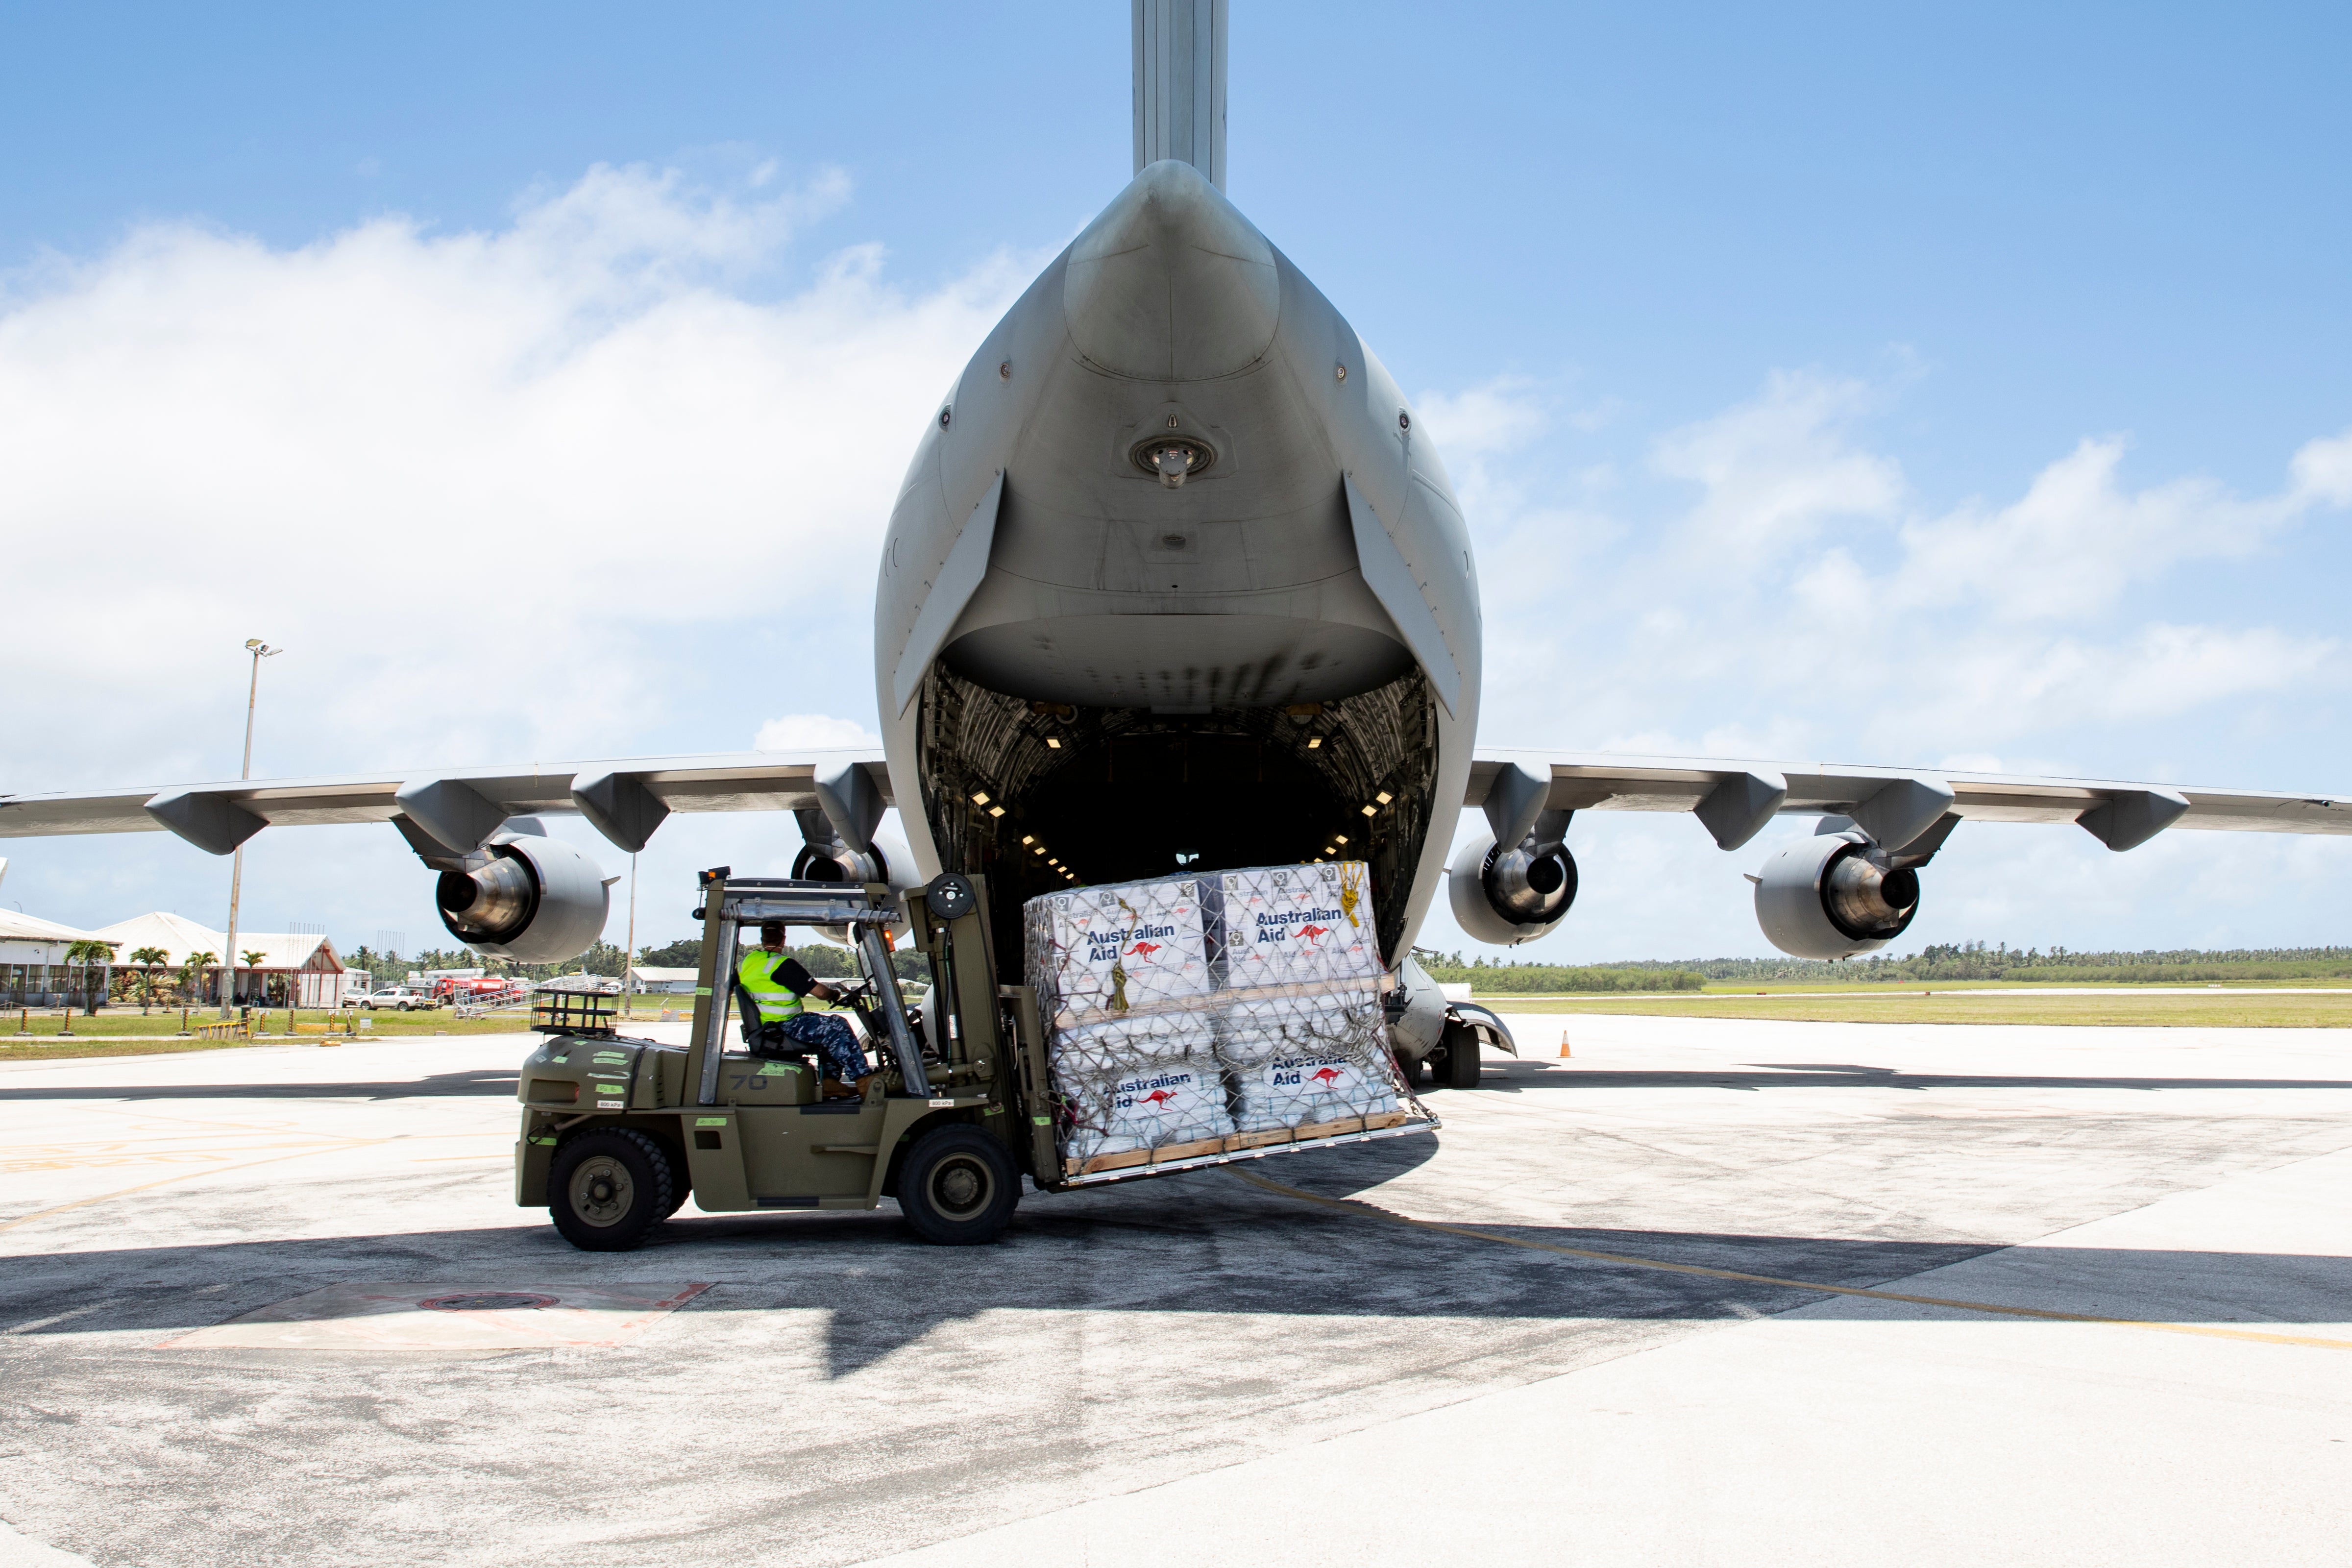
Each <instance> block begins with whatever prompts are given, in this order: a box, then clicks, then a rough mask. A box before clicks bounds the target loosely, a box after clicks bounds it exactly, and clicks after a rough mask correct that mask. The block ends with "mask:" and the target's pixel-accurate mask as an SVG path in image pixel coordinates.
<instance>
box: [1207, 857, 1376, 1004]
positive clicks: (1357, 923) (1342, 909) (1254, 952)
mask: <svg viewBox="0 0 2352 1568" xmlns="http://www.w3.org/2000/svg"><path fill="white" fill-rule="evenodd" d="M1219 880H1220V882H1221V883H1222V887H1221V889H1220V891H1221V892H1222V893H1223V898H1222V900H1220V902H1221V912H1222V915H1223V931H1224V961H1225V987H1224V988H1226V989H1230V990H1236V991H1238V990H1243V989H1245V988H1250V987H1255V986H1269V985H1296V984H1319V983H1322V982H1326V981H1335V980H1371V979H1375V978H1377V977H1378V976H1379V974H1380V973H1381V944H1380V940H1379V938H1378V937H1377V936H1375V935H1374V934H1373V931H1372V906H1371V900H1370V899H1367V898H1366V897H1365V896H1364V866H1363V863H1362V862H1361V861H1357V860H1349V861H1342V862H1340V863H1339V864H1336V865H1331V864H1326V865H1321V866H1267V867H1264V868H1259V869H1256V870H1252V871H1227V872H1224V873H1223V874H1222V876H1221V877H1220V878H1219Z"/></svg>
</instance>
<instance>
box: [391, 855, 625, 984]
mask: <svg viewBox="0 0 2352 1568" xmlns="http://www.w3.org/2000/svg"><path fill="white" fill-rule="evenodd" d="M483 851H484V853H486V854H488V856H489V857H490V860H489V864H488V865H486V866H483V867H480V868H478V869H475V870H471V871H444V872H442V873H441V882H440V886H439V887H437V888H436V889H435V890H434V901H435V902H436V904H437V905H438V906H439V907H440V910H441V923H442V924H443V925H445V926H446V927H448V928H449V934H450V935H451V936H454V937H456V938H457V940H458V941H459V942H464V943H465V944H466V945H467V947H470V948H472V949H473V950H474V951H475V952H478V953H481V954H482V955H484V956H485V957H488V958H509V959H512V960H514V961H515V962H516V963H562V962H563V961H564V960H566V959H570V958H577V957H579V956H580V954H582V953H583V952H587V951H588V949H589V948H590V947H591V946H592V945H593V943H594V942H595V941H596V939H597V938H598V937H600V936H602V935H604V919H605V917H606V916H607V915H608V914H610V913H611V912H612V890H611V889H610V888H608V887H607V886H606V884H605V881H604V873H603V872H602V871H600V870H598V869H597V868H596V863H595V862H594V861H593V860H591V859H589V858H588V857H586V856H585V855H583V854H582V853H580V851H579V850H577V849H574V848H573V847H572V846H571V845H569V844H566V843H564V842H563V841H562V840H561V839H556V838H541V837H522V836H519V837H503V838H500V839H498V840H496V841H494V842H492V843H489V844H487V845H485V846H483Z"/></svg>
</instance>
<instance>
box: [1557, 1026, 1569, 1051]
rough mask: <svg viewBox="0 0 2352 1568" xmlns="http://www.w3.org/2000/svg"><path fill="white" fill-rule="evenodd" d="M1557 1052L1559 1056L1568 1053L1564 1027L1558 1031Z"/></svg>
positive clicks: (1566, 1033) (1566, 1032) (1566, 1034)
mask: <svg viewBox="0 0 2352 1568" xmlns="http://www.w3.org/2000/svg"><path fill="white" fill-rule="evenodd" d="M1559 1054H1560V1055H1561V1056H1566V1055H1568V1031H1567V1030H1566V1029H1562V1030H1561V1031H1560V1032H1559Z"/></svg>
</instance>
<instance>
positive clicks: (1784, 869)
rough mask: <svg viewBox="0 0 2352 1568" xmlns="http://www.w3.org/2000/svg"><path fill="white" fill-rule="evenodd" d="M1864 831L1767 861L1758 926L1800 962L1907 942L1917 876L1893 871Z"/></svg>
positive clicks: (1807, 842) (1809, 843)
mask: <svg viewBox="0 0 2352 1568" xmlns="http://www.w3.org/2000/svg"><path fill="white" fill-rule="evenodd" d="M1886 861H1887V856H1886V855H1885V852H1884V851H1882V850H1878V849H1875V848H1874V847H1872V845H1871V842H1870V840H1869V839H1868V838H1867V837H1864V836H1863V835H1862V834H1860V833H1834V834H1823V835H1822V836H1820V837H1814V838H1809V839H1803V840H1801V841H1799V842H1797V843H1795V844H1791V845H1790V846H1789V847H1787V848H1785V849H1782V850H1781V851H1780V853H1779V854H1777V855H1775V856H1773V857H1772V858H1771V859H1769V860H1768V861H1766V862H1765V863H1764V873H1763V875H1762V876H1761V877H1759V879H1757V882H1756V922H1757V924H1759V925H1760V926H1762V927H1763V928H1764V935H1765V936H1766V937H1767V938H1768V939H1769V941H1770V942H1771V943H1772V945H1773V946H1774V947H1777V948H1779V949H1780V951H1781V952H1785V953H1789V954H1790V955H1792V956H1794V957H1797V958H1851V957H1853V955H1854V954H1856V953H1859V952H1871V951H1873V950H1874V949H1876V948H1881V947H1885V945H1886V944H1887V943H1888V942H1892V941H1894V940H1895V938H1896V937H1898V936H1901V935H1902V934H1903V932H1904V931H1906V929H1907V928H1908V927H1909V926H1910V924H1911V921H1912V919H1913V917H1915V916H1916V915H1917V914H1918V912H1919V873H1918V872H1916V871H1915V870H1913V869H1912V868H1909V867H1907V866H1902V867H1892V866H1889V865H1888V864H1887V863H1886Z"/></svg>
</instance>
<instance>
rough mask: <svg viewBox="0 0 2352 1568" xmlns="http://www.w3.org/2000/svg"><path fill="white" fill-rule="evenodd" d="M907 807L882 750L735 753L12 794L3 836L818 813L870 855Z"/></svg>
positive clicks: (203, 840)
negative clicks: (890, 817) (875, 835)
mask: <svg viewBox="0 0 2352 1568" xmlns="http://www.w3.org/2000/svg"><path fill="white" fill-rule="evenodd" d="M895 804H897V803H896V802H895V801H894V800H893V799H892V797H891V794H890V770H889V768H888V766H887V764H886V763H884V761H883V758H882V753H881V752H880V751H879V750H866V749H847V750H814V749H812V750H811V751H808V752H803V753H801V754H799V755H797V756H793V755H787V754H785V753H782V752H725V753H720V754H717V755H707V756H685V757H628V758H622V759H617V760H611V761H604V762H586V763H530V764H529V765H527V766H520V767H499V768H453V769H438V770H436V769H422V768H420V769H415V770H412V771H409V772H406V773H389V772H387V773H344V774H337V775H334V776H331V777H324V778H304V779H251V780H245V781H238V782H229V783H220V784H172V785H166V786H163V787H161V788H142V789H123V790H110V791H106V792H103V793H101V794H98V795H71V794H56V795H0V838H32V837H44V836H48V835H55V834H70V833H132V832H144V831H150V830H153V829H158V828H161V829H167V830H169V831H171V832H173V833H176V834H178V835H179V836H180V837H183V838H184V839H186V840H187V841H188V842H189V843H191V844H194V845H195V846H196V847H198V848H201V849H205V850H208V851H210V852H211V853H213V854H215V855H226V854H227V853H228V852H229V851H230V850H232V849H234V848H236V847H237V846H238V845H240V844H242V843H244V842H245V841H246V840H247V838H250V837H253V835H254V834H256V833H258V832H259V831H260V830H261V829H262V828H264V827H267V826H299V825H307V824H312V823H322V822H389V821H392V820H394V818H395V817H401V818H404V819H406V822H407V824H410V825H414V826H418V827H421V828H423V829H424V831H425V833H426V834H427V835H429V836H430V837H432V838H434V839H436V840H437V841H438V842H439V843H440V844H442V845H445V846H449V847H455V848H457V849H471V848H474V847H477V846H478V845H479V844H481V843H482V841H483V840H484V839H486V838H488V836H489V835H490V834H492V833H494V832H496V831H497V830H498V828H499V825H500V824H502V823H504V822H505V821H506V820H507V819H509V817H516V816H534V815H537V814H540V813H544V812H577V813H579V814H581V815H582V816H586V817H587V818H588V820H589V821H590V822H591V823H592V824H593V825H594V826H595V827H596V829H597V831H598V832H600V833H602V834H604V837H606V838H608V839H610V840H612V842H613V843H614V845H615V846H617V847H620V848H621V849H624V850H625V851H627V852H629V853H631V854H635V852H636V851H637V850H639V849H641V848H643V847H645V843H646V839H647V838H648V837H651V836H652V834H653V830H654V829H655V828H656V827H657V826H660V824H661V821H662V819H663V818H664V817H666V816H668V815H669V814H670V813H671V812H673V811H811V810H815V811H822V812H824V814H825V816H827V817H828V818H830V819H831V820H832V822H833V823H834V825H835V826H836V827H837V828H840V829H841V830H842V837H844V838H845V840H846V841H847V842H848V843H849V844H850V846H851V847H853V848H856V849H859V850H864V849H865V848H866V847H867V844H866V842H865V840H866V839H867V838H868V837H870V835H871V834H872V832H873V828H874V824H875V823H876V822H877V821H878V820H879V819H880V817H881V816H882V813H883V811H884V810H886V809H887V808H888V807H889V806H891V805H895Z"/></svg>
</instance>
